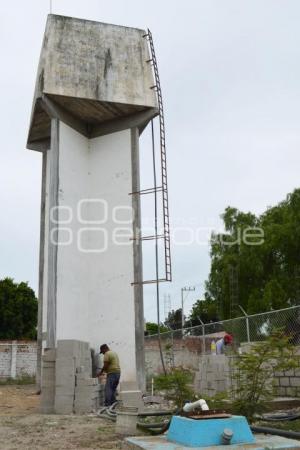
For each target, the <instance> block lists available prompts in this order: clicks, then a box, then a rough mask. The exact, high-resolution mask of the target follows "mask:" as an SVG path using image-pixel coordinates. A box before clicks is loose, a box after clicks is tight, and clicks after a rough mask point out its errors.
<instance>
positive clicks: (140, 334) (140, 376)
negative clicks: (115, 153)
mask: <svg viewBox="0 0 300 450" xmlns="http://www.w3.org/2000/svg"><path fill="white" fill-rule="evenodd" d="M131 164H132V192H138V191H139V190H140V160H139V130H138V128H132V129H131ZM132 210H133V236H134V241H133V242H134V244H133V264H134V282H135V283H140V282H141V281H142V280H143V257H142V243H141V241H140V240H139V238H140V233H141V201H140V196H139V195H133V196H132ZM134 305H135V345H136V368H137V382H138V387H139V389H140V390H141V391H142V392H144V391H145V390H146V380H145V351H144V303H143V285H142V284H141V283H140V284H135V285H134Z"/></svg>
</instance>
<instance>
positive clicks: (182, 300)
mask: <svg viewBox="0 0 300 450" xmlns="http://www.w3.org/2000/svg"><path fill="white" fill-rule="evenodd" d="M194 290H195V287H191V286H189V287H183V288H181V329H182V332H183V328H184V313H183V302H184V299H183V293H184V292H190V291H194Z"/></svg>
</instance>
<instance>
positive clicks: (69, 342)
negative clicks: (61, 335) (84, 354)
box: [56, 339, 80, 358]
mask: <svg viewBox="0 0 300 450" xmlns="http://www.w3.org/2000/svg"><path fill="white" fill-rule="evenodd" d="M79 355H80V341H77V340H75V339H62V340H59V341H57V350H56V356H57V358H58V357H60V358H61V357H64V356H66V357H68V356H77V357H79Z"/></svg>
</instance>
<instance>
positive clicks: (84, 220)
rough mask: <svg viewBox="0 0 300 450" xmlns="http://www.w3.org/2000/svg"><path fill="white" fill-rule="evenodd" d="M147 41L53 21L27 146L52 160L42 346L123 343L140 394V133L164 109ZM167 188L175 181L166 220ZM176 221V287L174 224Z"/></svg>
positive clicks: (45, 207) (45, 202) (45, 178)
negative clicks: (169, 196) (62, 343)
mask: <svg viewBox="0 0 300 450" xmlns="http://www.w3.org/2000/svg"><path fill="white" fill-rule="evenodd" d="M146 35H147V33H146V32H145V31H144V30H140V29H136V28H128V27H123V26H116V25H110V24H105V23H99V22H93V21H89V20H81V19H75V18H70V17H63V16H58V15H49V16H48V20H47V25H46V31H45V35H44V40H43V45H42V51H41V55H40V61H39V66H38V74H37V81H36V88H35V94H34V100H33V108H32V115H31V121H30V129H29V135H28V142H27V147H28V148H29V149H32V150H36V151H39V152H41V153H42V155H43V169H42V170H43V173H42V204H41V243H40V281H39V321H38V337H39V344H40V347H41V344H42V347H43V348H45V347H47V348H55V347H57V343H58V342H59V341H64V340H76V341H84V342H88V343H89V344H90V346H91V347H92V348H94V349H96V350H98V348H99V344H101V343H103V342H106V343H108V344H111V346H112V347H113V349H115V350H116V351H117V352H118V354H119V356H120V360H121V366H122V380H123V382H124V381H125V382H131V383H137V384H138V386H139V389H143V386H144V354H143V339H144V338H143V333H144V314H143V287H142V284H143V275H142V244H141V239H140V238H139V236H140V234H139V233H140V223H141V217H140V195H130V194H132V193H139V192H140V174H139V135H140V133H141V132H142V131H143V129H144V128H145V126H146V125H147V123H148V122H149V121H150V120H151V119H152V118H153V117H155V116H156V115H158V114H159V110H160V108H159V106H160V102H161V98H160V96H158V98H157V94H156V91H157V80H156V79H155V78H156V77H155V71H156V70H157V67H156V64H155V67H154V72H153V68H152V66H153V64H151V62H152V63H153V59H152V55H151V54H150V53H151V52H150V51H149V49H148V42H147V36H148V37H149V35H147V36H146ZM151 45H152V40H151ZM155 86H156V88H155V89H153V87H155ZM161 106H162V105H161ZM161 139H163V140H164V135H163V136H161ZM162 144H163V146H164V141H163V142H162ZM165 169H166V167H165V162H164V163H163V162H162V171H163V172H164V170H165ZM163 175H164V174H163ZM164 190H165V191H166V176H165V186H164V178H163V180H162V192H163V201H164V211H166V207H167V195H165V192H164ZM150 191H151V189H150ZM166 194H167V192H166ZM164 199H165V200H164ZM164 218H165V216H164ZM166 221H167V222H166ZM164 224H165V233H164V234H165V243H167V248H166V253H165V256H166V272H167V274H166V278H168V276H170V274H169V265H168V264H169V241H168V226H169V225H168V218H166V220H165V221H164Z"/></svg>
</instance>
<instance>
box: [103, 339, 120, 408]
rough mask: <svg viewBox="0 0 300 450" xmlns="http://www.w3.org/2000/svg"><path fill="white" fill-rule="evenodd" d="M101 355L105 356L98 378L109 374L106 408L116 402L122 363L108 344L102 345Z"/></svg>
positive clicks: (107, 378)
mask: <svg viewBox="0 0 300 450" xmlns="http://www.w3.org/2000/svg"><path fill="white" fill-rule="evenodd" d="M100 354H103V355H104V358H103V361H104V364H103V367H102V369H101V370H100V372H99V373H98V376H101V375H103V374H104V373H106V374H107V377H106V384H105V406H110V405H112V404H113V403H115V401H116V390H117V387H118V384H119V381H120V375H121V370H120V363H119V357H118V355H117V353H116V352H113V351H112V350H110V348H109V347H108V345H107V344H102V345H101V347H100Z"/></svg>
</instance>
